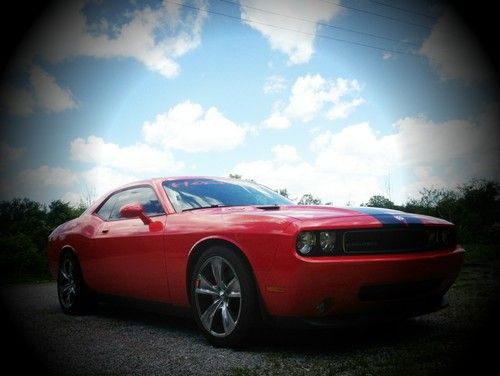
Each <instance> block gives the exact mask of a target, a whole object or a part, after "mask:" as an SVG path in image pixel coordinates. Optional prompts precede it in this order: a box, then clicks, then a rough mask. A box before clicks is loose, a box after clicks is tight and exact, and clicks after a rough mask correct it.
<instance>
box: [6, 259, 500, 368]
mask: <svg viewBox="0 0 500 376" xmlns="http://www.w3.org/2000/svg"><path fill="white" fill-rule="evenodd" d="M493 275H494V274H493V269H492V268H488V267H481V268H478V267H476V268H465V269H464V271H463V272H462V275H461V277H460V279H459V281H458V282H457V284H456V286H455V287H454V288H453V289H452V290H451V291H450V300H451V304H452V306H451V307H450V308H448V309H446V310H443V311H441V312H439V313H435V314H431V315H427V316H425V317H422V318H418V319H413V320H409V321H407V322H404V323H401V324H398V325H385V326H377V327H367V328H353V329H336V330H333V329H329V330H325V329H321V330H313V329H311V330H307V331H297V330H294V331H292V330H280V329H276V328H270V329H269V330H268V331H267V332H266V333H263V334H262V335H261V336H260V337H259V339H258V341H256V342H255V343H253V344H250V345H249V346H248V347H246V348H244V349H242V350H239V351H235V350H230V349H220V348H219V349H218V348H214V347H212V346H210V345H209V344H208V343H207V342H206V341H205V339H204V338H203V337H202V336H201V335H200V334H199V333H198V331H197V329H196V326H195V323H194V321H192V320H190V319H182V318H175V317H171V316H165V315H159V314H153V313H147V312H143V311H138V310H135V309H130V308H123V307H119V306H112V305H100V306H99V307H98V308H97V309H96V311H95V312H94V313H93V314H90V315H87V316H66V315H64V314H63V313H62V312H61V310H60V308H59V304H58V302H57V296H56V286H55V284H54V283H42V284H25V285H17V286H10V287H4V288H2V300H3V303H4V305H5V307H8V310H7V313H6V312H5V311H4V312H3V315H8V316H7V319H5V318H3V320H2V322H3V323H4V327H5V328H4V330H3V331H2V333H3V334H4V335H3V338H4V339H5V338H8V339H9V340H8V342H7V341H5V342H7V343H8V344H9V346H8V347H7V351H6V352H5V351H4V352H3V356H4V357H5V359H4V361H3V365H4V369H8V368H5V367H6V364H8V363H11V365H12V366H14V367H15V368H14V369H18V370H20V371H21V370H24V369H28V368H30V369H31V367H32V366H35V367H37V370H38V371H41V370H42V369H43V370H46V371H47V372H49V373H53V374H72V375H75V374H76V375H80V374H82V375H83V374H85V375H92V374H120V375H124V374H147V375H151V374H164V375H183V376H187V375H253V374H283V375H290V374H291V375H294V374H296V375H301V374H339V375H365V374H367V375H368V374H391V375H392V374H394V375H398V374H400V373H401V371H402V370H404V372H405V376H408V375H413V374H414V375H420V374H429V373H434V374H443V373H448V372H449V371H452V370H454V369H456V368H457V367H461V368H463V367H469V366H470V367H472V366H474V367H475V368H476V370H478V369H479V368H481V367H486V366H487V365H488V362H487V360H488V359H489V358H488V356H489V355H488V354H489V352H492V351H493V350H492V348H488V349H489V352H488V351H483V347H484V349H486V346H485V345H484V344H483V342H481V337H480V336H479V334H484V333H490V335H491V336H493V334H491V333H493V331H492V328H491V326H490V321H489V319H490V318H491V314H492V311H491V310H490V308H487V307H491V306H492V303H493V302H495V301H496V300H495V297H496V293H497V292H498V290H497V287H496V283H495V281H496V280H495V278H493ZM497 328H498V326H495V330H497ZM480 344H481V345H480ZM478 345H480V346H481V347H480V350H481V351H480V354H481V355H480V357H476V358H475V359H474V362H468V361H466V360H465V358H464V357H463V355H464V354H466V353H469V354H470V352H471V351H473V349H474V348H475V349H476V351H475V352H474V353H475V354H476V353H479V351H477V349H478ZM476 356H477V355H476Z"/></svg>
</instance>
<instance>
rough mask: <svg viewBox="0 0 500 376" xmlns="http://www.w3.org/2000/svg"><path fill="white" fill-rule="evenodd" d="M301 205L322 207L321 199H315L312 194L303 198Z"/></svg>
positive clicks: (307, 194)
mask: <svg viewBox="0 0 500 376" xmlns="http://www.w3.org/2000/svg"><path fill="white" fill-rule="evenodd" d="M298 204H299V205H321V199H319V198H317V197H314V196H313V195H312V194H309V193H306V194H305V195H303V196H302V198H301V199H300V201H299V202H298Z"/></svg>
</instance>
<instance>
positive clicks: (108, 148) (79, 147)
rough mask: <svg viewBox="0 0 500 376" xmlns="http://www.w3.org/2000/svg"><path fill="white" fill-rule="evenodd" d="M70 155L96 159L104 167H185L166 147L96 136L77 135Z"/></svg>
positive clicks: (147, 169)
mask: <svg viewBox="0 0 500 376" xmlns="http://www.w3.org/2000/svg"><path fill="white" fill-rule="evenodd" d="M70 152H71V159H72V160H75V161H79V162H86V163H93V164H96V165H98V166H101V167H108V168H114V169H119V170H123V171H128V172H134V173H149V174H151V173H163V174H165V173H168V172H175V171H178V170H179V169H181V168H182V167H183V163H182V162H178V161H176V160H175V159H174V157H173V156H172V153H170V152H169V151H167V150H158V149H155V148H153V147H151V146H149V145H146V144H141V143H138V144H135V145H131V146H123V147H122V146H120V145H118V144H113V143H111V142H105V141H104V139H102V138H100V137H96V136H93V135H92V136H89V137H88V138H87V139H86V140H84V139H83V138H77V139H75V140H73V141H72V142H71V145H70Z"/></svg>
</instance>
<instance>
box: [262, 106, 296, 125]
mask: <svg viewBox="0 0 500 376" xmlns="http://www.w3.org/2000/svg"><path fill="white" fill-rule="evenodd" d="M263 125H264V127H266V128H271V129H286V128H289V127H290V126H291V125H292V124H291V123H290V120H288V118H287V117H286V116H283V115H282V114H281V112H280V111H279V110H277V111H276V112H273V113H272V114H271V115H270V116H269V117H268V118H267V119H266V120H264V122H263Z"/></svg>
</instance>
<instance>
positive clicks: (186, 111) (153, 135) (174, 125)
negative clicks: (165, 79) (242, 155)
mask: <svg viewBox="0 0 500 376" xmlns="http://www.w3.org/2000/svg"><path fill="white" fill-rule="evenodd" d="M142 131H143V134H144V139H145V140H146V142H149V143H153V144H160V145H163V146H164V147H165V148H167V149H178V150H183V151H186V152H188V153H197V152H210V151H225V150H230V149H234V148H235V147H236V146H238V145H239V144H241V143H242V142H243V140H244V138H245V134H246V130H245V129H244V128H243V127H241V126H238V125H236V124H235V123H234V122H232V121H231V120H229V119H227V118H226V117H225V116H224V115H223V114H221V113H220V112H219V110H218V109H217V108H216V107H210V108H208V109H207V110H204V109H203V107H202V106H201V105H199V104H197V103H193V102H191V101H185V102H182V103H180V104H178V105H176V106H175V107H172V108H171V109H170V110H168V111H167V112H166V113H163V114H159V115H157V116H156V118H155V119H154V121H151V122H149V121H147V122H145V123H144V125H143V127H142Z"/></svg>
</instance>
